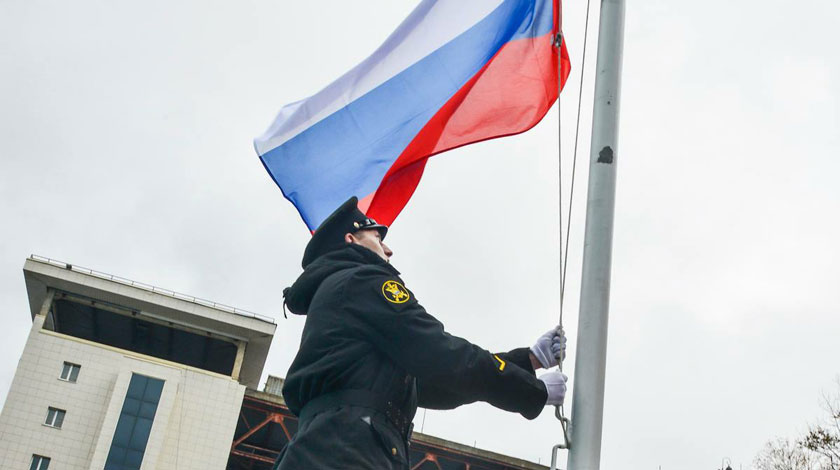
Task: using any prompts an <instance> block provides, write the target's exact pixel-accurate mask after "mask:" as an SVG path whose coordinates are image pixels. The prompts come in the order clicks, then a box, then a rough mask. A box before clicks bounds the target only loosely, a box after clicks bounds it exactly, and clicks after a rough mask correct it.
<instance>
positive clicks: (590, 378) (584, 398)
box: [568, 0, 624, 470]
mask: <svg viewBox="0 0 840 470" xmlns="http://www.w3.org/2000/svg"><path fill="white" fill-rule="evenodd" d="M598 31H599V33H598V59H597V68H596V77H595V104H594V107H593V116H592V141H591V150H590V163H589V165H590V166H589V189H588V194H587V203H586V232H585V236H584V251H583V275H582V278H581V299H580V313H579V320H578V335H577V350H576V351H577V353H576V354H575V375H574V377H573V378H572V385H573V388H574V392H573V396H572V416H571V423H570V425H569V434H570V436H571V448H570V449H569V458H568V470H598V469H599V468H600V464H601V435H602V424H603V418H604V379H605V373H606V359H607V358H606V356H607V324H608V319H609V294H610V265H611V261H612V233H613V220H614V212H615V178H616V164H617V161H618V145H617V144H618V114H619V91H620V86H621V60H622V49H623V42H624V39H623V36H624V0H602V1H601V18H600V26H599V28H598Z"/></svg>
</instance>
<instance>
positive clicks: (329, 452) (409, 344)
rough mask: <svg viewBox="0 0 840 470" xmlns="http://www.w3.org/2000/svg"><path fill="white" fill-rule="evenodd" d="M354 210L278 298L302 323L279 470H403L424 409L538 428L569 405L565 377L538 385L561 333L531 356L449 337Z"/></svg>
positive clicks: (543, 340)
mask: <svg viewBox="0 0 840 470" xmlns="http://www.w3.org/2000/svg"><path fill="white" fill-rule="evenodd" d="M357 203H358V200H357V199H356V198H355V197H353V198H350V200H348V201H347V202H345V203H344V204H342V206H341V207H339V208H338V209H337V210H336V211H335V212H333V213H332V214H331V215H330V216H329V217H328V218H327V220H325V221H324V222H323V223H322V224H321V226H320V227H318V230H316V231H315V234H314V235H313V236H312V240H310V242H309V244H308V245H307V246H306V250H305V252H304V254H303V263H302V264H303V268H304V272H303V274H302V275H301V276H300V277H299V278H298V279H297V281H295V283H294V285H292V287H291V288H288V289H286V290H284V292H283V295H284V297H285V302H286V305H287V306H288V307H289V309H290V310H291V311H292V312H293V313H296V314H299V315H307V319H306V325H305V326H304V329H303V336H302V338H301V344H300V350H299V351H298V354H297V356H296V357H295V360H294V362H293V363H292V366H291V368H290V369H289V373H288V374H287V377H286V383H285V385H284V387H283V396H284V397H285V399H286V404H287V405H288V406H289V409H290V410H291V411H292V412H293V413H294V414H296V415H297V416H299V418H300V421H299V426H298V430H297V434H296V435H295V437H294V438H293V439H292V441H291V442H290V443H289V445H288V446H286V448H285V449H284V450H283V452H282V453H281V455H280V457H279V458H278V461H277V464H276V465H275V468H276V469H280V470H291V469H325V468H330V469H345V468H346V469H407V468H409V467H408V440H409V438H410V435H411V428H412V424H411V422H412V419H413V418H414V413H415V411H416V409H417V407H418V406H422V407H425V408H432V409H452V408H455V407H457V406H460V405H463V404H466V403H472V402H475V401H485V402H487V403H490V404H491V405H493V406H495V407H497V408H501V409H503V410H507V411H512V412H517V413H520V414H521V415H522V416H524V417H525V418H528V419H533V418H535V417H536V416H537V415H539V414H540V411H542V408H543V407H544V406H546V405H554V404H561V403H562V402H563V397H564V395H565V392H566V376H565V375H563V374H562V373H560V372H559V371H555V372H549V373H547V374H545V375H543V376H542V377H540V379H537V378H536V377H535V375H534V369H537V368H540V367H545V368H549V367H552V366H554V365H557V359H555V357H556V356H557V355H558V354H560V353H561V351H562V350H563V349H564V348H565V338H564V337H563V335H562V332H561V331H559V329H552V330H551V331H549V332H547V333H546V334H544V335H543V336H541V337H540V338H539V340H538V341H537V344H535V345H534V346H533V347H532V348H530V350H529V349H528V348H520V349H515V350H513V351H510V352H508V353H501V354H491V353H490V352H488V351H485V350H484V349H481V348H479V347H478V346H475V345H473V344H471V343H469V342H468V341H466V340H464V339H461V338H458V337H455V336H452V335H450V334H448V333H446V332H445V331H444V329H443V325H442V324H441V323H440V322H439V321H437V320H436V319H435V318H434V317H432V316H431V315H429V314H428V313H426V311H425V310H424V309H423V307H422V306H420V304H419V303H418V302H417V299H416V297H415V296H414V293H413V292H411V291H410V290H408V289H407V288H406V287H405V284H404V283H403V281H402V279H400V277H399V272H398V271H397V270H396V269H394V267H393V266H391V264H389V263H388V260H389V258H390V257H391V255H392V254H393V253H392V251H391V250H390V249H389V248H388V246H387V245H385V243H384V242H383V239H384V238H385V235H386V234H387V231H388V228H387V227H386V226H384V225H379V224H377V223H376V221H374V220H372V219H370V218H368V217H366V216H365V215H364V214H363V213H362V212H361V211H359V209H358V207H357Z"/></svg>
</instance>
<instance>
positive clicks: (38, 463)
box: [29, 454, 50, 470]
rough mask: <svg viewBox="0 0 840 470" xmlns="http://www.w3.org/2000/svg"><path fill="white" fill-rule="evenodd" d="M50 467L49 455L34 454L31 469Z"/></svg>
mask: <svg viewBox="0 0 840 470" xmlns="http://www.w3.org/2000/svg"><path fill="white" fill-rule="evenodd" d="M48 468H50V458H49V457H44V456H43V455H35V454H32V463H31V464H29V470H47V469H48Z"/></svg>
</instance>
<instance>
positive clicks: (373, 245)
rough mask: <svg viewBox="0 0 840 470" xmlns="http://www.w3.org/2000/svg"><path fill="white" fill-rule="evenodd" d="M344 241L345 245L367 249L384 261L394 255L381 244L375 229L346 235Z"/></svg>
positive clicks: (386, 246)
mask: <svg viewBox="0 0 840 470" xmlns="http://www.w3.org/2000/svg"><path fill="white" fill-rule="evenodd" d="M344 240H345V241H346V242H347V243H355V244H357V245H361V246H363V247H365V248H367V249H368V250H370V251H372V252H374V253H376V254H377V255H379V257H380V258H382V259H384V260H385V261H388V260H389V259H390V258H391V255H393V254H394V252H393V251H391V249H390V248H388V245H386V244H385V243H383V242H382V236H381V235H380V234H379V230H376V229H363V230H359V231H358V232H356V233H348V234H346V235H344Z"/></svg>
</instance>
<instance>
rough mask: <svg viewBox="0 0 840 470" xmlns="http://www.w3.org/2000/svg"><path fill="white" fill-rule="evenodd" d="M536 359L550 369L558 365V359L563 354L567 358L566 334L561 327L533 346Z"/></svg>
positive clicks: (551, 331)
mask: <svg viewBox="0 0 840 470" xmlns="http://www.w3.org/2000/svg"><path fill="white" fill-rule="evenodd" d="M531 352H532V353H533V354H534V357H536V358H537V360H538V361H540V364H541V365H542V366H543V368H545V369H548V368H550V367H554V366H556V365H557V357H558V356H559V355H560V354H561V353H562V354H563V357H566V333H564V332H563V328H561V327H560V325H557V326H556V327H554V328H552V329H550V330H548V331H546V332H545V334H544V335H542V336H540V337H539V338H538V339H537V342H536V344H534V345H533V346H531Z"/></svg>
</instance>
